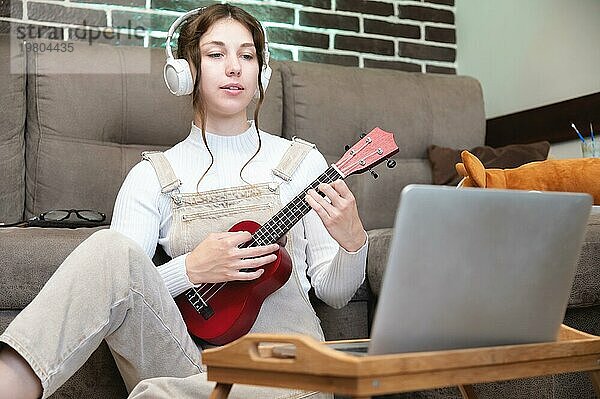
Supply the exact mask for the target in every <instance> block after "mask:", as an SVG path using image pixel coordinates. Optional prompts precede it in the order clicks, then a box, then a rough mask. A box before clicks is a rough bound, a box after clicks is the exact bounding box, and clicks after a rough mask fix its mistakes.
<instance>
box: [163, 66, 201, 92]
mask: <svg viewBox="0 0 600 399" xmlns="http://www.w3.org/2000/svg"><path fill="white" fill-rule="evenodd" d="M163 77H164V79H165V84H166V85H167V88H168V89H169V91H170V92H171V93H172V94H175V95H176V96H185V95H188V94H192V91H193V90H194V80H193V79H192V71H191V70H190V65H189V64H188V62H187V61H186V60H184V59H183V58H178V59H175V58H169V59H167V63H166V64H165V68H164V70H163Z"/></svg>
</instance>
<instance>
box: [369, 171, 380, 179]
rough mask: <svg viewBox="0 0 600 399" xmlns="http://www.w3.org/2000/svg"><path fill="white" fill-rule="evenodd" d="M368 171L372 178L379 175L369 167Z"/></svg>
mask: <svg viewBox="0 0 600 399" xmlns="http://www.w3.org/2000/svg"><path fill="white" fill-rule="evenodd" d="M369 172H371V175H372V176H373V179H377V178H378V177H379V175H378V174H377V173H376V172H374V171H372V170H371V169H369Z"/></svg>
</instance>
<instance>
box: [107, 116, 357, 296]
mask: <svg viewBox="0 0 600 399" xmlns="http://www.w3.org/2000/svg"><path fill="white" fill-rule="evenodd" d="M260 135H261V136H260V137H261V149H260V152H259V153H258V154H257V156H256V157H255V158H254V159H253V160H252V162H250V163H249V164H248V165H247V166H246V168H245V169H244V172H243V177H244V179H245V180H247V181H248V182H250V183H264V182H271V181H275V182H277V183H279V184H280V196H281V202H282V204H283V205H285V204H286V203H288V202H289V201H290V200H292V199H293V198H294V196H296V195H297V194H298V193H300V192H301V191H302V190H303V189H304V188H306V187H307V186H308V185H309V184H310V183H311V182H312V181H313V180H315V179H316V178H317V177H318V176H319V175H320V174H321V173H323V171H325V169H327V163H326V161H325V158H324V157H323V156H322V155H321V153H319V152H318V151H317V150H316V149H315V150H313V151H311V152H309V154H308V155H307V156H306V158H305V159H304V160H303V161H302V163H301V164H300V166H299V167H298V169H297V170H296V171H295V172H294V175H293V176H292V180H291V181H290V182H285V181H283V180H282V179H280V178H278V177H275V176H274V175H273V174H272V172H271V171H272V169H273V168H275V167H276V166H277V164H278V163H279V161H280V159H281V157H282V156H283V154H284V152H285V151H286V150H287V149H288V147H289V145H290V141H289V140H286V139H283V138H281V137H277V136H273V135H271V134H269V133H266V132H263V131H260ZM206 139H207V143H208V147H209V148H210V150H211V152H212V154H213V156H214V164H213V166H212V167H211V168H210V170H209V172H208V173H207V174H206V176H204V179H203V180H202V182H201V183H200V186H199V187H198V190H199V191H201V192H202V191H206V190H214V189H220V188H225V187H236V186H242V185H245V184H246V183H245V182H244V181H243V180H241V179H240V176H239V171H240V169H241V168H242V166H243V165H244V164H245V163H246V161H248V160H249V159H250V157H252V155H253V154H254V153H255V151H256V149H257V147H258V137H257V134H256V130H255V127H254V123H253V122H251V123H250V128H248V130H246V131H245V132H243V133H241V134H238V135H234V136H222V135H217V134H211V133H209V132H207V133H206ZM165 156H166V157H167V159H168V160H169V162H170V164H171V166H172V168H173V170H174V171H175V174H176V175H177V177H178V178H179V179H180V180H181V182H182V186H181V187H180V191H181V192H182V193H193V192H196V183H197V182H198V179H199V178H200V176H201V175H202V173H204V171H205V170H206V169H207V168H208V165H209V163H210V155H209V154H208V151H207V149H206V147H205V145H204V142H203V141H202V132H201V129H200V128H198V127H197V126H196V125H195V124H194V123H193V122H192V126H191V131H190V134H189V136H188V137H187V138H186V139H185V140H184V141H182V142H180V143H178V144H177V145H175V146H174V147H172V148H171V149H169V150H167V151H165ZM171 221H172V212H171V203H170V197H169V195H168V194H161V192H160V184H159V182H158V178H157V176H156V172H155V171H154V168H153V167H152V165H151V164H150V162H144V161H141V162H140V163H138V164H137V165H135V166H134V167H133V168H132V169H131V171H130V172H129V174H128V175H127V177H126V178H125V181H124V182H123V185H122V186H121V189H120V190H119V194H118V196H117V200H116V203H115V208H114V211H113V218H112V223H111V226H110V228H111V229H112V230H116V231H118V232H120V233H122V234H124V235H125V236H127V237H130V238H131V239H133V240H134V241H136V242H137V243H138V244H139V245H140V246H141V247H142V248H143V250H144V251H145V252H146V254H147V255H148V256H149V257H150V258H151V257H152V256H153V255H154V251H155V249H156V244H157V242H158V243H159V244H161V245H162V246H163V248H165V250H166V252H167V253H168V254H169V255H170V256H171V254H170V253H169V250H168V249H169V248H170V246H169V245H168V244H169V243H168V240H169V230H170V228H171ZM290 233H291V234H297V235H299V236H296V237H295V238H294V242H295V243H296V245H295V250H294V253H293V254H290V256H291V257H292V259H293V264H294V265H295V267H296V268H298V269H299V271H300V273H299V275H300V276H301V284H302V287H303V289H304V291H305V293H308V290H309V289H310V285H311V283H312V285H313V286H314V288H315V293H316V295H317V296H318V297H319V298H320V299H321V300H323V301H324V302H326V303H328V304H329V305H331V306H333V307H336V308H339V307H342V306H344V305H345V304H346V303H347V302H348V301H349V300H350V299H351V298H352V296H353V295H354V293H355V292H356V290H357V289H358V287H359V286H360V285H361V284H362V282H363V281H364V277H365V264H366V258H367V246H368V244H367V243H365V245H364V246H363V247H362V248H360V249H359V250H358V251H356V252H347V251H346V250H344V249H343V248H342V247H340V246H339V245H338V243H337V242H336V241H335V240H334V239H333V238H332V237H331V236H330V235H329V233H328V232H327V230H326V229H325V227H324V226H323V223H322V222H321V219H320V218H319V216H318V215H317V214H316V213H315V212H314V211H310V212H309V213H308V214H307V215H305V216H304V217H303V218H302V220H301V221H300V222H298V224H297V225H296V227H295V228H294V229H292V230H291V231H290ZM300 235H301V236H300ZM186 256H187V253H186V254H183V255H180V256H176V257H175V258H174V259H172V260H171V261H169V262H168V263H166V264H164V265H161V266H159V267H158V270H159V273H160V274H161V276H162V278H163V280H164V281H165V284H166V286H167V288H168V289H169V292H170V293H171V295H172V296H174V297H175V296H177V295H179V294H181V293H182V292H184V291H185V290H187V289H188V288H191V287H192V286H193V284H192V283H191V282H190V280H189V279H188V277H187V274H186V271H185V258H186ZM307 275H308V276H309V277H310V281H311V283H309V281H308V279H307V277H306V276H307Z"/></svg>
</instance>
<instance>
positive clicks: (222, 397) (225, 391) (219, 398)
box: [209, 382, 232, 399]
mask: <svg viewBox="0 0 600 399" xmlns="http://www.w3.org/2000/svg"><path fill="white" fill-rule="evenodd" d="M231 386H232V384H224V383H221V382H217V385H216V386H215V389H213V391H212V393H211V394H210V398H209V399H226V398H227V396H229V391H231Z"/></svg>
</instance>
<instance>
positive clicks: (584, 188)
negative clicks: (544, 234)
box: [456, 151, 600, 205]
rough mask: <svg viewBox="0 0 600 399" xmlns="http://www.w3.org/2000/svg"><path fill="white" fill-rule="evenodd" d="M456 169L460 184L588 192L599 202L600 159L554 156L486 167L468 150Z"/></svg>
mask: <svg viewBox="0 0 600 399" xmlns="http://www.w3.org/2000/svg"><path fill="white" fill-rule="evenodd" d="M460 156H461V159H462V163H457V164H456V171H457V172H458V174H459V175H460V176H462V177H463V178H464V179H463V180H462V182H461V183H462V184H461V185H459V187H482V188H484V187H488V188H508V189H514V190H538V191H570V192H579V193H589V194H591V195H592V196H593V197H594V205H600V158H577V159H555V160H547V161H539V162H531V163H528V164H525V165H523V166H520V167H518V168H515V169H485V167H484V166H483V164H482V163H481V161H480V160H479V158H477V157H476V156H475V155H473V154H471V153H470V152H469V151H463V152H462V153H461V154H460Z"/></svg>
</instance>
